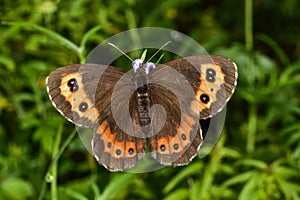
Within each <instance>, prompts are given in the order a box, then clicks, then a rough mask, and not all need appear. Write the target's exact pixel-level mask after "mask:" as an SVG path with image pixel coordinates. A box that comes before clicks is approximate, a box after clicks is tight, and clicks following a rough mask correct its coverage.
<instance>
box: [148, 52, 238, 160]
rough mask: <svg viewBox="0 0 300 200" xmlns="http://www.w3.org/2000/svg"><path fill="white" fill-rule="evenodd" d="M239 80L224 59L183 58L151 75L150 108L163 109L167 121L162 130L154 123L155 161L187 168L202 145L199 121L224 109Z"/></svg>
mask: <svg viewBox="0 0 300 200" xmlns="http://www.w3.org/2000/svg"><path fill="white" fill-rule="evenodd" d="M236 79H237V69H236V66H235V64H234V63H233V62H231V61H230V60H229V59H226V58H224V57H221V56H192V57H187V58H181V59H178V60H174V61H171V62H168V63H166V64H164V65H161V66H158V67H157V68H156V69H154V70H153V71H152V72H151V74H150V83H151V84H150V85H151V87H150V90H149V96H150V99H151V105H155V104H160V105H161V106H163V107H164V109H165V110H166V113H167V118H166V121H165V123H164V126H163V128H162V129H160V130H158V128H157V127H156V126H155V125H156V124H157V123H156V122H155V121H154V122H152V128H153V129H154V130H153V132H155V133H156V134H155V135H154V136H152V137H151V138H150V149H151V152H152V157H154V158H155V159H156V160H157V161H158V162H159V163H161V164H163V165H172V166H178V165H185V164H188V163H189V162H190V161H191V160H192V158H193V157H195V156H196V155H197V152H198V150H199V148H200V146H201V144H202V135H201V127H200V124H199V119H206V118H209V117H211V116H213V115H215V114H216V113H217V112H219V111H221V110H222V109H223V108H224V106H225V105H226V102H227V101H228V100H229V98H230V97H231V95H232V94H233V91H234V89H235V86H236ZM154 120H155V118H154ZM156 129H157V130H156Z"/></svg>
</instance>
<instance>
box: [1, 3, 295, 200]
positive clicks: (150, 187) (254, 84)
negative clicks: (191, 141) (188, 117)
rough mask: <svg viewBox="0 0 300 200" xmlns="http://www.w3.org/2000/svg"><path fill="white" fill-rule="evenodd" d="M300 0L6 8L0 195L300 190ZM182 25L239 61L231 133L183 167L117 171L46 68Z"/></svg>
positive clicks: (158, 195)
mask: <svg viewBox="0 0 300 200" xmlns="http://www.w3.org/2000/svg"><path fill="white" fill-rule="evenodd" d="M299 10H300V1H297V0H285V1H274V0H247V1H246V0H245V1H237V0H228V1H221V0H215V1H208V0H186V1H181V0H165V1H158V0H152V1H146V0H120V1H109V0H107V1H96V0H94V1H93V0H86V1H83V0H75V1H71V0H67V1H60V0H56V1H55V0H52V1H51V0H28V1H21V0H19V1H1V6H0V18H1V25H0V119H1V124H0V152H1V154H0V199H16V200H19V199H64V200H65V199H78V200H86V199H103V200H105V199H166V200H168V199H193V200H198V199H201V200H209V199H215V200H216V199H242V200H244V199H251V200H252V199H254V200H256V199H263V200H265V199H300V184H299V183H300V175H299V174H300V142H299V141H300V123H299V119H300V105H299V104H300V103H299V102H300V93H299V92H300V87H299V86H300V73H299V72H300V56H299V55H300V34H299V33H300V26H299V25H300V24H299V23H300V12H299ZM144 26H156V27H164V28H169V29H174V30H177V31H180V32H182V33H184V34H187V35H188V36H190V37H192V38H193V39H195V40H196V41H198V42H199V43H200V44H202V45H203V46H204V47H205V48H206V50H207V51H208V52H209V53H210V54H217V55H223V56H226V57H229V58H231V59H232V60H233V61H235V62H236V63H237V65H238V68H239V81H238V86H237V89H236V93H235V94H234V95H233V98H232V99H231V100H230V102H229V103H228V107H227V116H226V123H225V127H224V129H223V133H222V135H221V137H220V139H219V141H218V143H217V145H216V146H215V147H214V149H213V151H212V152H211V153H210V154H209V155H208V156H206V157H205V158H202V159H199V158H196V159H194V160H193V161H192V163H191V164H190V165H188V166H185V167H176V168H173V167H165V168H163V169H160V170H158V171H155V172H150V173H140V174H130V173H109V172H108V171H107V170H106V169H104V168H103V167H102V166H99V165H98V164H97V163H96V161H95V160H94V158H93V157H92V156H91V155H90V154H89V152H88V151H87V150H86V149H85V147H84V146H83V144H82V142H81V140H80V139H79V137H78V135H77V134H76V131H75V128H74V126H73V125H72V124H71V123H70V122H68V121H67V120H66V119H64V118H63V117H62V116H61V115H60V114H59V113H58V112H56V110H55V109H54V108H53V107H52V105H51V102H50V100H49V98H48V96H47V92H46V88H45V77H46V76H47V75H48V74H49V73H50V72H51V71H53V70H55V69H56V68H58V67H60V66H64V65H70V64H74V63H80V62H83V61H84V58H85V56H86V55H87V53H88V52H89V51H91V50H92V49H93V48H94V47H95V46H96V45H97V44H99V43H100V42H101V41H103V40H105V39H106V38H109V37H110V36H112V35H114V34H117V33H119V32H122V31H125V30H128V29H131V28H137V27H144Z"/></svg>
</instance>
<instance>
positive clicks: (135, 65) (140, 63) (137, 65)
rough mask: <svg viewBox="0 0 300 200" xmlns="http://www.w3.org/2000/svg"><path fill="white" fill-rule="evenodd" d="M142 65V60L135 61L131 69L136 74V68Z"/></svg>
mask: <svg viewBox="0 0 300 200" xmlns="http://www.w3.org/2000/svg"><path fill="white" fill-rule="evenodd" d="M142 65H143V60H142V59H140V58H139V59H135V60H134V61H133V62H132V68H133V71H134V73H136V72H137V70H138V68H139V67H140V66H142Z"/></svg>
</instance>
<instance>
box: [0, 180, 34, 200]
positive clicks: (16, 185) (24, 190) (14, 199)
mask: <svg viewBox="0 0 300 200" xmlns="http://www.w3.org/2000/svg"><path fill="white" fill-rule="evenodd" d="M1 191H2V193H3V194H4V195H5V196H6V197H7V199H11V200H18V199H20V200H22V199H28V198H29V197H33V193H34V191H33V187H32V185H31V183H29V182H27V181H25V180H23V179H21V178H17V177H11V178H7V179H5V180H3V181H2V183H1Z"/></svg>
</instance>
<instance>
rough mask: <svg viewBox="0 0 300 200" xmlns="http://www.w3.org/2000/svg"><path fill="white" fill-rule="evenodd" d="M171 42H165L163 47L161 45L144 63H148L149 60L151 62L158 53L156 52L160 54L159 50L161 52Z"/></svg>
mask: <svg viewBox="0 0 300 200" xmlns="http://www.w3.org/2000/svg"><path fill="white" fill-rule="evenodd" d="M170 42H171V41H170V40H169V41H168V42H166V43H165V44H164V45H162V46H161V47H160V48H159V49H158V50H157V51H156V52H155V53H154V54H153V55H152V56H151V58H149V59H148V60H147V62H146V63H148V62H149V61H150V60H152V58H154V56H155V55H156V54H157V53H158V52H160V50H162V49H163V48H164V47H165V46H167V45H168V44H169V43H170Z"/></svg>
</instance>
